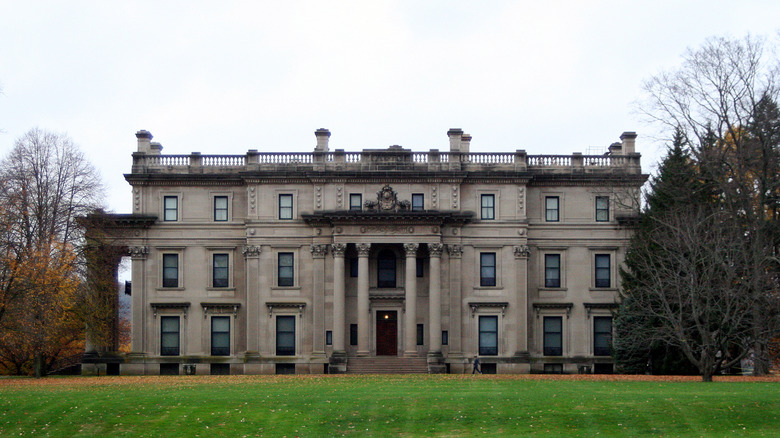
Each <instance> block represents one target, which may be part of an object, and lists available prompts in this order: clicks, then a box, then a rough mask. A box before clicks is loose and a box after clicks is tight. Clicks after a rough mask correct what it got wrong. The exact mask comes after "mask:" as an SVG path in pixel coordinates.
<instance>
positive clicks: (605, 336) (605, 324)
mask: <svg viewBox="0 0 780 438" xmlns="http://www.w3.org/2000/svg"><path fill="white" fill-rule="evenodd" d="M611 342H612V317H609V316H597V317H594V318H593V354H594V355H596V356H609V355H610V354H611V351H610V344H611Z"/></svg>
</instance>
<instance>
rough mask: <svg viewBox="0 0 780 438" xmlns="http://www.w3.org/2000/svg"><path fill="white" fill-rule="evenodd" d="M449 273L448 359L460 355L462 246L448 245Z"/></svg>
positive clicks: (461, 330) (461, 329)
mask: <svg viewBox="0 0 780 438" xmlns="http://www.w3.org/2000/svg"><path fill="white" fill-rule="evenodd" d="M447 253H448V254H449V256H450V258H449V273H450V278H449V282H450V287H449V289H450V343H449V357H454V356H459V355H461V353H462V343H461V333H462V332H463V326H462V322H461V321H462V315H463V303H462V301H461V296H462V291H461V273H462V263H461V261H462V260H461V259H462V258H463V246H462V245H460V244H448V245H447Z"/></svg>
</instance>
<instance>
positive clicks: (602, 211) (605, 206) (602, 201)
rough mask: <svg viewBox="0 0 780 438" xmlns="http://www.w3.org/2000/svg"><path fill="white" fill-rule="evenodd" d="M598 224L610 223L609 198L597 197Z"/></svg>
mask: <svg viewBox="0 0 780 438" xmlns="http://www.w3.org/2000/svg"><path fill="white" fill-rule="evenodd" d="M596 222H609V196H596Z"/></svg>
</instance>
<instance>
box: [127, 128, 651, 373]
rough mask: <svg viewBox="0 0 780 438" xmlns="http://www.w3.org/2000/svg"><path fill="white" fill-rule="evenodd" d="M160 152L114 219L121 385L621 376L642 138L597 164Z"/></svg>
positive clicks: (472, 156) (401, 154)
mask: <svg viewBox="0 0 780 438" xmlns="http://www.w3.org/2000/svg"><path fill="white" fill-rule="evenodd" d="M330 135H331V134H330V132H329V131H328V130H326V129H319V130H317V131H316V132H315V136H316V147H315V148H314V151H313V152H308V153H296V152H273V153H270V152H258V151H257V150H249V151H248V152H247V153H246V154H245V155H205V154H204V155H202V154H201V153H198V152H193V153H191V154H188V155H163V154H161V151H162V146H161V145H160V144H159V143H156V142H152V141H151V140H152V134H151V133H149V132H148V131H139V132H137V133H136V137H137V141H138V149H137V151H136V152H135V153H133V166H132V170H131V172H130V173H128V174H126V175H125V178H126V180H127V181H128V182H129V183H130V185H131V186H132V196H133V201H132V205H133V206H132V213H131V214H124V215H113V217H115V218H116V221H117V223H120V224H121V227H123V229H124V230H125V231H124V235H125V237H124V238H123V242H122V245H123V246H125V247H126V248H127V250H128V254H129V256H130V258H131V260H132V262H131V263H132V274H131V275H132V297H131V300H132V345H131V350H132V351H131V352H130V353H128V354H126V355H124V356H123V357H122V359H121V361H120V362H121V363H119V372H120V373H121V374H185V373H191V374H274V373H277V374H286V373H297V374H310V373H353V372H354V373H359V372H429V373H470V372H471V371H472V369H471V362H472V361H473V358H474V357H475V356H479V359H480V363H481V365H482V370H483V371H484V372H486V373H529V372H534V373H535V372H551V373H555V372H557V373H560V372H564V373H576V372H599V373H601V372H605V373H606V372H612V359H611V357H610V343H611V334H612V316H611V312H612V309H613V308H614V307H615V305H616V304H615V303H616V302H617V300H618V296H619V293H618V291H619V288H620V278H619V266H620V265H621V263H622V262H623V259H624V256H625V250H626V247H627V246H628V243H629V239H630V237H631V230H632V225H631V224H632V223H634V221H635V219H636V214H637V213H636V212H637V211H638V202H639V188H640V187H641V186H642V184H643V183H644V182H645V180H646V178H647V175H644V174H642V172H641V167H640V155H639V154H638V153H636V152H635V139H636V134H635V133H633V132H624V133H623V134H622V135H621V136H620V139H621V142H617V143H613V144H612V145H610V146H609V147H608V149H607V148H605V153H604V154H602V155H583V154H580V153H574V154H572V155H528V154H526V151H524V150H517V151H515V152H502V153H483V152H479V153H475V152H470V150H469V149H470V141H471V136H469V135H467V134H464V133H463V131H462V130H459V129H451V130H449V131H448V132H447V136H448V137H449V147H448V148H447V150H446V151H440V150H438V149H431V150H429V151H411V150H408V149H404V148H403V147H400V146H390V147H388V148H384V149H364V150H362V151H357V152H347V151H344V150H342V149H332V148H331V146H330V145H329V140H330Z"/></svg>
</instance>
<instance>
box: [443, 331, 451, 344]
mask: <svg viewBox="0 0 780 438" xmlns="http://www.w3.org/2000/svg"><path fill="white" fill-rule="evenodd" d="M449 344H450V332H448V331H447V330H442V331H441V345H449Z"/></svg>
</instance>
